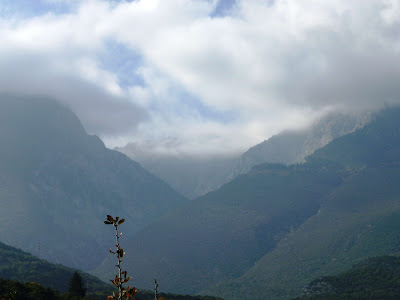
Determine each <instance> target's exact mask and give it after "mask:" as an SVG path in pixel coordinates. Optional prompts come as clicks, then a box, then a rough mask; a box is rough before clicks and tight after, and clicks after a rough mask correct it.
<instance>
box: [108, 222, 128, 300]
mask: <svg viewBox="0 0 400 300" xmlns="http://www.w3.org/2000/svg"><path fill="white" fill-rule="evenodd" d="M124 222H125V219H119V217H115V219H114V218H113V217H112V216H110V215H107V220H106V221H104V224H106V225H113V226H114V228H115V248H116V251H112V250H111V248H110V253H112V254H114V255H116V256H117V261H118V263H117V264H116V267H117V268H118V274H117V275H115V278H114V279H113V280H110V281H111V282H112V284H113V285H115V286H116V287H117V288H118V293H117V294H115V293H113V294H112V296H108V297H107V300H122V299H133V298H131V297H133V296H134V295H135V293H136V289H135V288H134V287H132V288H131V287H130V286H128V287H127V288H125V287H124V286H123V284H124V283H127V282H128V281H129V280H130V279H131V278H132V277H127V275H128V274H127V272H126V271H122V268H121V262H122V258H123V257H124V256H125V252H124V250H123V249H122V248H121V246H120V244H119V238H120V236H121V234H122V233H121V234H118V226H119V225H121V224H122V223H124ZM133 300H136V299H133Z"/></svg>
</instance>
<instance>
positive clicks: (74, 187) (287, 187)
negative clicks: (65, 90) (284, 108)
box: [0, 95, 400, 299]
mask: <svg viewBox="0 0 400 300" xmlns="http://www.w3.org/2000/svg"><path fill="white" fill-rule="evenodd" d="M399 114H400V108H398V107H392V108H386V109H385V110H383V111H381V112H379V113H377V114H374V115H371V116H369V117H368V118H366V119H361V121H360V122H359V121H354V122H353V121H352V122H353V123H349V125H348V126H347V125H346V126H347V127H346V126H345V125H344V124H346V122H344V121H343V120H342V121H340V122H339V121H338V126H339V125H340V126H339V127H338V128H345V127H346V128H347V129H346V130H344V131H341V130H339V129H338V130H337V132H342V133H343V134H342V133H341V134H338V135H331V139H333V138H334V137H336V138H335V139H333V140H331V141H330V142H329V139H327V140H326V139H325V136H326V135H324V134H320V135H319V136H320V137H321V138H319V141H321V143H319V144H318V143H316V144H318V145H319V146H318V147H320V148H319V149H318V150H316V151H315V152H314V153H313V154H311V155H309V156H307V157H306V158H304V157H303V158H301V159H300V157H301V156H295V161H296V162H297V163H295V164H286V163H284V164H282V162H283V161H280V160H278V161H275V163H264V164H257V165H254V166H252V168H251V169H250V170H249V172H247V173H241V172H242V171H238V172H237V174H236V175H235V176H233V177H234V178H233V179H232V180H230V181H229V182H227V183H225V184H223V185H222V186H221V187H219V188H217V189H215V190H214V191H212V192H209V193H207V194H205V195H203V196H200V197H198V198H195V199H193V200H192V201H188V199H186V198H185V197H184V196H182V195H181V194H179V193H178V192H176V191H174V190H173V189H172V188H171V187H170V186H169V185H168V184H167V183H165V182H164V181H163V180H161V179H159V178H157V177H156V176H155V175H153V174H152V173H150V172H149V171H147V170H145V169H144V168H143V167H142V166H141V165H140V164H139V163H137V162H135V161H132V160H131V159H129V158H128V157H127V156H125V155H124V154H122V153H120V152H117V151H114V150H110V149H107V148H106V147H105V146H104V144H103V143H102V141H101V140H100V139H99V138H98V137H96V136H91V135H88V134H87V133H86V132H85V130H84V128H83V127H82V125H81V123H80V122H79V120H78V119H77V117H76V116H75V114H74V113H73V112H72V111H71V110H69V109H68V108H66V107H64V106H62V105H60V104H58V103H57V102H56V101H54V100H51V99H43V98H31V97H29V98H28V97H22V96H21V97H16V96H10V95H2V96H1V97H0V139H1V141H2V146H1V147H0V166H1V168H0V179H1V180H0V241H1V242H4V243H6V244H8V245H11V246H16V247H18V248H21V249H23V250H25V251H29V252H31V253H33V254H35V255H36V256H39V257H40V258H44V259H46V260H48V261H51V262H57V263H63V264H65V265H67V266H71V267H79V268H81V269H84V270H91V273H92V274H95V275H97V276H99V277H101V278H102V279H104V280H108V279H109V278H111V277H113V276H115V274H114V268H115V262H114V261H112V260H111V258H110V257H108V256H107V255H108V251H107V249H109V248H110V247H112V246H113V244H114V238H115V236H114V235H113V232H112V230H111V228H107V227H106V226H104V225H103V224H102V222H103V220H104V217H105V215H106V214H111V215H114V216H116V215H119V216H120V217H124V218H125V219H126V220H127V221H126V223H124V224H123V226H124V227H123V228H122V229H123V232H124V234H123V239H122V243H123V246H124V250H125V251H126V254H127V255H126V257H124V268H125V269H127V270H128V271H129V273H131V274H133V276H134V277H133V279H132V280H133V282H134V283H135V285H136V286H138V287H140V288H148V289H152V288H153V282H154V278H157V281H158V282H159V283H160V285H162V286H163V287H164V288H165V291H169V292H174V293H180V294H186V293H190V294H207V295H213V296H218V297H223V298H225V299H291V298H294V297H299V296H301V293H302V290H303V287H304V286H305V285H307V284H308V283H309V282H310V281H312V280H314V279H315V278H318V277H320V276H327V275H332V274H337V273H340V272H343V271H346V270H348V269H349V268H350V267H351V266H352V265H354V264H356V263H358V262H360V261H362V260H363V259H365V258H367V257H369V256H380V255H389V254H396V253H398V252H399V249H400V239H399V235H398V233H399V230H398V228H400V227H399V226H400V221H399V220H400V186H399V184H398V179H399V178H400V164H399V161H400V148H399V145H400V118H399V117H398V116H399ZM354 120H355V119H354ZM363 120H365V121H363ZM335 122H336V121H334V122H333V123H330V124H335ZM328 123H329V122H328ZM319 127H320V129H321V128H322V126H319ZM327 128H331V129H332V130H334V129H333V128H335V126H333V125H332V126H327ZM321 130H322V132H328V131H329V130H325V131H324V130H323V129H321ZM315 132H316V133H315V134H314V135H313V134H311V136H318V134H317V133H318V132H319V131H318V130H316V131H315ZM346 132H347V134H345V133H346ZM286 134H287V133H286ZM322 137H323V138H322ZM271 140H280V141H283V140H285V139H282V138H280V139H277V138H274V139H273V138H271ZM288 140H289V141H293V140H291V139H288ZM295 140H296V139H295ZM311 140H313V139H311ZM317 140H318V139H317ZM314 141H315V140H314ZM322 141H323V142H322ZM325 142H326V143H327V144H326V145H325V146H323V144H324V143H325ZM328 142H329V143H328ZM271 143H272V141H271V142H270V143H268V141H267V142H266V143H265V144H266V145H270V146H269V147H272V146H271V145H272V144H271ZM274 143H276V145H278V144H279V143H278V142H274ZM289 144H290V143H289ZM282 145H286V144H285V143H283V144H282ZM290 145H292V146H291V147H290V148H291V150H290V151H292V152H293V149H292V148H295V146H294V145H310V143H309V142H304V135H303V138H302V139H301V138H299V142H298V143H297V144H296V143H295V144H290ZM260 147H261V146H260ZM282 147H283V146H279V147H277V148H276V149H282ZM318 147H317V148H318ZM283 148H285V147H283ZM271 149H272V148H271ZM304 149H312V147H311V148H310V147H308V146H307V147H304V148H303V150H302V151H303V152H304V153H305V150H304ZM314 150H315V149H314ZM314 150H312V151H314ZM252 151H254V149H253V150H251V151H250V152H252ZM271 151H272V150H271ZM307 151H309V150H307ZM310 151H311V150H310ZM312 151H311V152H312ZM248 155H250V154H248ZM293 157H294V156H293ZM263 159H264V158H263ZM257 162H258V160H255V161H252V162H250V164H249V165H251V164H256V163H257ZM222 165H225V162H221V166H222ZM244 165H245V164H244ZM215 167H218V165H217V164H216V165H215ZM221 168H222V167H221ZM246 168H248V167H244V169H243V170H245V169H246ZM243 172H245V171H243ZM188 174H189V173H188ZM187 176H188V175H187ZM110 276H111V277H110Z"/></svg>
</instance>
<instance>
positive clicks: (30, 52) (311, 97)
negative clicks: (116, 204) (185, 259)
mask: <svg viewBox="0 0 400 300" xmlns="http://www.w3.org/2000/svg"><path fill="white" fill-rule="evenodd" d="M0 70H1V71H0V93H16V94H23V95H35V96H36V95H43V96H47V97H52V98H54V99H57V100H58V101H60V102H62V103H64V104H65V105H67V106H68V107H70V108H71V109H72V110H73V111H74V112H75V113H76V114H77V115H78V117H79V118H80V120H81V121H82V123H83V125H84V126H85V128H86V130H87V131H88V132H89V133H90V134H96V135H98V136H99V137H100V138H102V140H103V141H104V142H105V144H106V146H108V147H110V148H113V147H115V146H120V147H121V146H124V145H125V144H127V143H129V142H133V143H135V144H136V145H138V146H139V147H140V146H143V147H147V148H148V151H150V152H151V151H154V152H159V153H173V154H177V153H178V154H179V153H189V154H196V155H210V154H232V153H240V152H243V151H245V150H246V149H248V148H249V147H251V146H254V145H255V144H257V143H260V142H262V141H263V140H265V139H268V138H269V137H270V136H272V135H274V134H277V133H279V132H280V131H282V130H285V129H299V128H304V127H306V126H307V125H309V124H310V123H311V122H313V120H315V119H317V118H319V117H321V116H322V115H324V114H326V113H329V112H331V111H335V110H340V111H359V110H361V111H364V110H374V109H378V108H380V107H382V106H384V105H389V104H397V103H399V102H400V97H399V95H400V84H399V78H400V76H399V75H400V0H352V1H348V0H324V1H321V0H236V1H234V0H133V1H123V0H120V1H118V0H0Z"/></svg>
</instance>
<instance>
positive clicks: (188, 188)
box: [115, 143, 237, 199]
mask: <svg viewBox="0 0 400 300" xmlns="http://www.w3.org/2000/svg"><path fill="white" fill-rule="evenodd" d="M115 150H117V151H120V152H122V153H124V154H126V155H127V156H128V157H130V158H132V159H134V160H137V161H138V162H139V163H140V164H141V165H142V166H143V167H144V168H146V170H149V171H150V172H151V173H153V174H155V175H156V176H159V177H160V178H162V179H163V180H165V181H166V182H168V184H169V185H171V187H173V188H174V189H175V190H177V191H179V192H180V193H182V194H183V195H184V196H186V197H188V198H189V199H194V198H196V197H198V196H200V195H203V194H205V193H208V192H210V191H212V190H216V189H217V188H218V187H219V186H220V185H221V184H222V183H225V182H226V176H227V174H230V173H231V169H232V166H233V164H234V162H235V161H236V159H237V157H236V156H234V157H231V156H228V157H225V156H211V157H210V156H205V157H202V156H200V157H199V156H190V155H166V154H164V155H157V154H151V153H147V152H146V151H144V150H143V149H142V148H141V147H138V146H137V145H135V144H133V143H131V144H128V145H126V146H125V147H123V148H115Z"/></svg>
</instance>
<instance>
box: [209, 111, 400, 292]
mask: <svg viewBox="0 0 400 300" xmlns="http://www.w3.org/2000/svg"><path fill="white" fill-rule="evenodd" d="M399 112H400V110H399V109H392V110H387V111H385V112H384V113H381V114H380V115H379V116H378V117H377V118H376V120H375V121H373V122H372V123H371V124H369V125H367V126H366V127H364V128H363V129H360V130H359V131H356V132H354V133H352V134H350V135H347V136H345V137H342V138H340V139H337V140H335V141H333V142H332V143H331V144H329V145H328V146H327V147H325V148H323V149H320V150H318V151H317V152H316V153H315V154H314V155H312V156H311V157H309V158H308V159H307V163H306V164H305V165H309V166H313V165H319V166H321V165H322V166H325V167H326V168H327V169H328V168H330V166H331V165H332V164H334V165H336V166H340V169H341V170H343V172H346V173H347V174H348V176H347V177H346V179H345V180H344V181H343V182H342V183H341V184H340V185H339V186H338V187H337V188H335V189H334V190H333V191H331V193H329V194H328V195H326V197H324V199H323V202H322V205H321V207H320V209H319V210H318V213H317V214H316V215H314V216H312V217H311V218H309V219H308V220H307V221H306V222H305V223H304V224H302V225H301V226H300V227H299V228H298V229H297V230H296V231H294V232H293V233H291V234H289V235H288V236H287V237H286V238H285V239H282V240H281V241H280V242H279V243H278V245H277V247H276V248H275V249H274V250H272V251H271V252H269V253H267V254H266V255H265V256H264V257H263V258H262V259H260V260H259V261H258V262H257V263H256V264H255V265H254V267H252V268H251V269H250V270H249V271H247V272H246V273H245V274H244V275H243V276H241V277H240V278H239V279H235V280H233V281H231V282H229V283H224V284H221V285H217V286H215V287H214V288H211V289H207V290H206V291H207V292H209V293H216V294H219V295H220V296H223V297H225V298H231V299H254V297H249V296H248V295H254V293H255V291H257V297H259V298H260V299H287V298H290V297H295V296H297V295H299V294H300V293H301V290H302V288H303V286H304V285H305V284H306V283H307V282H309V281H311V280H312V279H313V278H316V277H319V276H323V275H328V274H335V273H338V272H341V271H344V270H346V269H348V268H349V267H350V266H351V265H353V264H354V263H356V262H358V261H360V260H361V259H363V258H366V257H369V256H378V255H387V254H392V253H395V252H398V249H399V248H400V239H399V228H400V227H399V226H400V221H399V220H400V218H399V217H400V186H399V184H398V179H399V178H400V164H399V160H400V146H399V145H400V130H399V129H400V119H399V118H398V115H399Z"/></svg>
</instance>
